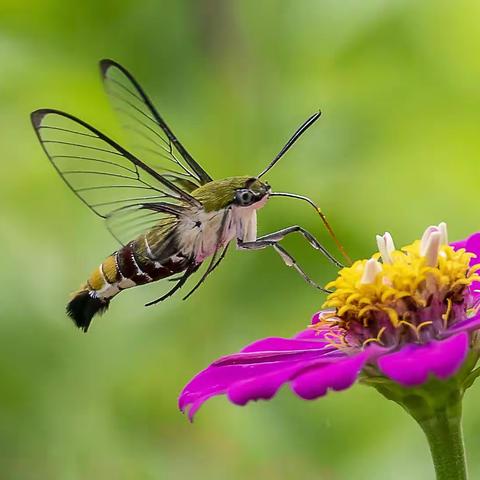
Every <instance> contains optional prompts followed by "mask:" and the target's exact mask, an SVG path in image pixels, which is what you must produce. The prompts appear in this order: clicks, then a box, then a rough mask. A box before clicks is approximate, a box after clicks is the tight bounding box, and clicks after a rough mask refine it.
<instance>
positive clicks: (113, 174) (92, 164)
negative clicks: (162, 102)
mask: <svg viewBox="0 0 480 480" xmlns="http://www.w3.org/2000/svg"><path fill="white" fill-rule="evenodd" d="M31 118H32V124H33V126H34V128H35V131H36V133H37V136H38V138H39V140H40V143H41V144H42V147H43V149H44V150H45V152H46V154H47V155H48V157H49V159H50V160H51V162H52V164H53V166H54V167H55V169H56V170H57V171H58V173H59V174H60V176H61V177H62V178H63V180H64V181H65V182H66V184H67V185H68V186H69V187H70V189H71V190H72V191H73V192H74V193H75V195H77V196H78V197H79V198H80V199H81V200H82V202H84V203H85V204H86V205H87V206H88V207H89V208H90V209H91V210H92V211H93V212H94V213H95V214H96V215H98V216H100V217H102V218H103V219H105V220H106V221H107V227H108V228H109V230H110V231H111V232H112V234H114V236H115V237H116V238H117V239H118V240H119V241H120V242H121V243H124V242H125V241H129V240H125V239H126V238H128V237H127V236H126V235H127V234H130V233H131V234H132V235H133V236H135V235H136V234H138V233H141V232H142V231H145V230H147V229H149V228H151V227H152V226H154V225H156V224H158V223H159V222H164V221H165V222H172V221H175V220H176V218H178V216H179V215H181V214H184V213H185V212H186V211H187V208H186V207H187V206H196V207H200V206H201V204H200V203H199V202H198V201H197V200H196V199H195V198H194V197H192V196H191V195H189V194H188V193H187V192H185V191H184V190H182V188H181V187H180V186H179V185H178V184H177V183H174V182H172V181H170V180H169V179H168V178H166V177H164V176H162V175H161V174H159V173H158V172H156V171H155V170H154V169H152V168H151V167H150V166H148V165H146V164H144V163H143V162H142V161H140V160H139V159H138V158H136V157H135V156H134V155H132V154H131V153H129V152H128V151H127V150H125V149H124V148H122V147H121V146H120V145H118V144H117V143H116V142H114V141H113V140H111V139H109V138H108V137H107V136H105V135H104V134H102V133H101V132H100V131H98V130H97V129H95V128H94V127H92V126H90V125H88V124H87V123H86V122H83V121H82V120H80V119H78V118H75V117H73V116H72V115H69V114H67V113H64V112H60V111H57V110H37V111H35V112H33V113H32V116H31ZM129 239H130V240H131V239H132V237H130V238H129Z"/></svg>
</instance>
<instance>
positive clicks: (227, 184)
mask: <svg viewBox="0 0 480 480" xmlns="http://www.w3.org/2000/svg"><path fill="white" fill-rule="evenodd" d="M240 188H249V189H250V190H252V191H253V192H254V193H261V192H262V191H263V190H264V189H265V184H264V183H263V182H261V181H260V180H257V179H256V178H255V177H248V176H241V177H229V178H224V179H223V180H214V181H212V182H209V183H206V184H205V185H202V186H201V187H199V188H197V189H196V190H194V191H193V192H191V195H192V196H194V197H195V198H196V199H197V200H199V201H200V202H201V203H202V205H203V208H204V209H205V211H206V212H212V211H215V210H221V209H223V208H226V207H227V206H228V205H230V204H231V203H232V201H233V199H234V198H235V191H236V190H238V189H240Z"/></svg>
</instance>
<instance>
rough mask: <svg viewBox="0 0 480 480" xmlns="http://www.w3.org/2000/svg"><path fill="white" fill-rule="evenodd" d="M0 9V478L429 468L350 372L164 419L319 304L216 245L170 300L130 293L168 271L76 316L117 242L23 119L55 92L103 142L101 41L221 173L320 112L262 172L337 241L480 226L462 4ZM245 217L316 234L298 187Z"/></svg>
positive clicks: (238, 171)
mask: <svg viewBox="0 0 480 480" xmlns="http://www.w3.org/2000/svg"><path fill="white" fill-rule="evenodd" d="M0 11H1V13H0V64H1V65H2V70H1V75H0V148H1V151H2V160H3V169H2V172H3V175H2V179H3V182H2V187H1V189H0V217H1V219H2V223H1V228H0V244H1V247H2V254H1V258H2V272H3V273H2V276H1V277H2V280H1V282H2V285H1V287H2V288H1V289H0V292H1V293H0V298H1V314H0V339H1V340H0V342H1V343H0V345H1V348H0V378H1V383H0V425H1V428H0V452H1V453H0V455H1V457H2V458H1V472H2V473H1V475H0V476H1V477H2V478H5V479H13V480H17V479H22V480H33V479H46V478H48V479H59V480H60V479H61V480H80V479H82V480H83V479H86V478H88V479H91V480H96V479H111V478H112V479H113V478H115V479H119V480H130V479H132V480H157V479H158V480H160V479H161V480H163V479H169V480H176V479H178V480H180V479H185V478H195V479H196V480H202V479H209V480H223V479H226V478H228V479H229V480H230V479H231V480H243V479H246V478H263V479H275V480H278V479H290V478H302V479H310V478H312V479H313V478H315V479H320V478H321V479H352V478H355V479H356V480H362V479H369V480H375V479H378V480H380V479H382V480H383V479H386V478H388V479H403V478H410V477H412V478H428V475H430V474H431V472H430V460H429V457H428V452H427V450H426V448H425V445H424V442H423V438H422V433H421V431H420V429H418V428H417V427H416V425H414V424H413V422H409V421H407V417H406V415H405V413H404V412H403V411H402V410H401V409H400V408H398V407H397V406H395V405H394V404H392V403H390V402H385V400H384V399H383V398H381V396H380V395H378V394H377V393H376V392H375V391H374V390H373V389H366V388H365V387H362V386H358V387H356V388H355V389H352V390H351V391H349V392H345V393H342V394H330V395H329V396H328V397H327V398H325V399H323V400H321V401H318V402H313V403H309V402H304V401H300V400H298V399H296V398H294V397H293V395H291V394H290V393H289V392H287V391H282V393H281V394H280V395H278V397H277V398H276V399H275V400H273V401H272V402H269V403H265V402H264V403H258V404H254V405H249V406H248V407H246V408H238V407H234V406H232V405H230V404H229V403H228V402H227V400H226V399H214V400H212V401H211V402H209V403H208V404H207V405H206V406H205V407H204V408H203V409H202V410H201V411H200V413H199V414H198V417H197V420H196V422H195V424H194V425H190V424H188V422H187V420H186V419H185V418H184V417H182V415H181V414H180V413H179V412H178V410H177V408H176V397H177V394H178V392H179V391H180V390H181V388H182V386H183V384H184V383H185V382H186V381H187V380H188V379H189V378H190V377H191V376H192V375H193V374H194V373H195V372H196V371H198V370H199V369H201V368H203V367H204V366H206V365H207V364H208V363H209V362H210V361H211V360H213V359H215V358H216V357H218V356H220V355H222V354H226V353H229V352H233V351H236V350H238V349H239V348H240V347H242V346H243V345H244V344H246V343H248V342H250V341H253V340H255V339H257V338H260V337H263V336H270V335H285V336H286V335H291V334H293V333H294V332H296V331H298V330H300V329H302V328H303V327H304V326H305V325H306V324H307V323H308V322H309V320H310V316H311V315H312V314H313V313H314V312H315V311H316V310H317V309H318V308H319V307H320V305H321V304H322V302H323V297H322V295H321V294H319V293H318V292H316V291H314V290H313V289H310V288H309V287H308V286H307V285H306V284H304V283H303V282H302V281H301V279H300V278H299V277H298V276H297V275H296V274H295V273H294V272H293V271H290V270H288V269H287V268H285V267H284V266H283V264H282V262H281V260H280V259H279V258H278V257H277V256H276V255H275V253H274V252H270V251H260V252H233V251H232V252H231V253H230V255H229V256H228V258H227V259H226V260H225V263H224V264H223V265H222V267H221V268H219V270H218V271H217V272H215V275H213V276H212V277H211V278H209V280H208V281H207V282H206V284H205V285H204V286H203V287H202V288H201V289H200V290H199V291H198V292H197V293H196V294H195V295H194V296H192V297H191V298H190V299H189V300H188V302H182V301H181V300H180V299H178V298H177V299H173V300H171V301H168V302H166V303H164V304H162V305H158V306H156V307H151V308H148V309H145V308H144V307H143V304H144V303H145V302H147V301H148V300H152V299H153V298H157V297H158V296H159V292H160V291H161V290H162V289H165V288H166V285H161V284H155V285H152V286H147V287H143V288H138V289H133V290H132V291H128V292H125V293H124V294H122V295H120V296H119V297H118V299H116V300H115V302H113V303H112V307H111V310H110V312H109V313H108V315H106V316H105V317H103V318H101V319H99V321H97V322H96V323H95V325H94V326H93V327H92V329H91V331H90V332H89V333H88V334H87V335H83V334H81V333H80V332H79V331H76V330H75V329H74V327H73V325H72V324H71V323H70V322H69V320H68V319H67V318H66V316H65V313H64V305H65V303H66V301H67V298H68V294H69V292H70V291H73V290H75V288H76V287H77V286H78V285H79V284H80V283H81V282H82V281H84V280H85V278H86V276H87V275H88V274H89V272H90V271H91V269H92V267H94V266H95V265H97V264H99V263H100V261H102V260H103V258H104V257H105V256H106V255H108V254H109V253H110V252H111V251H112V250H114V249H115V247H116V245H115V242H114V240H113V239H112V238H111V237H110V236H109V235H108V233H107V232H106V230H105V229H104V228H103V225H102V224H101V222H100V221H99V220H98V219H97V218H95V217H94V216H93V215H92V214H91V213H90V212H89V211H88V210H87V209H86V208H85V207H84V206H83V205H81V204H80V202H79V201H78V200H77V199H76V198H74V196H73V195H72V194H71V193H70V192H69V191H68V190H67V188H66V187H65V186H64V185H63V184H62V182H61V181H60V180H59V179H58V178H57V175H56V173H55V172H54V171H53V169H52V167H51V165H49V163H48V160H47V159H46V157H45V155H44V154H43V152H42V151H41V148H40V146H39V145H38V143H37V140H36V138H35V135H34V133H33V130H32V128H31V126H30V124H29V119H28V114H29V112H30V111H32V110H35V109H37V108H40V107H54V108H59V109H64V110H66V111H68V112H71V113H73V114H75V115H78V116H79V117H81V118H83V119H85V120H87V121H90V122H92V123H94V125H95V126H97V127H98V128H100V129H102V130H104V131H106V132H107V133H109V134H111V135H112V136H113V137H114V138H115V139H119V140H121V139H122V134H121V131H120V128H119V127H118V125H117V123H116V122H115V118H114V115H113V113H112V112H111V110H110V108H109V106H108V105H107V101H106V99H105V96H104V94H103V91H102V87H101V85H100V81H99V75H98V72H97V67H96V62H97V61H98V60H99V59H100V58H102V57H111V58H114V59H116V60H118V61H119V62H121V63H123V64H125V66H127V67H128V68H129V69H130V70H131V71H132V72H134V74H135V75H136V76H137V77H138V79H139V80H140V81H141V83H142V84H143V85H144V86H145V88H146V89H147V91H148V92H149V93H150V94H151V96H152V97H153V99H154V101H155V103H156V105H157V106H158V108H159V110H160V111H161V113H162V114H163V115H164V116H165V118H166V119H167V121H168V122H169V124H170V125H171V127H172V129H173V130H174V131H175V132H176V133H177V134H178V135H179V137H180V139H181V140H182V141H183V142H184V143H185V145H186V146H187V147H188V149H189V151H190V152H191V153H192V154H193V155H194V156H195V158H196V159H198V160H199V161H200V162H202V165H204V167H205V168H206V170H207V171H208V172H209V173H211V174H212V175H213V176H215V177H216V178H220V177H226V176H230V175H243V174H249V173H251V172H258V171H260V170H261V168H263V167H264V166H265V165H266V164H267V163H268V161H270V160H271V159H272V157H273V156H274V155H275V154H276V153H277V152H278V150H279V149H280V147H281V146H282V145H283V143H284V142H285V141H286V140H287V139H288V137H289V135H290V134H291V133H292V132H293V131H294V129H295V128H296V127H297V126H298V125H299V124H300V123H301V122H302V121H303V120H304V119H305V118H307V116H308V115H309V114H311V113H313V112H314V111H316V110H317V109H318V108H321V110H322V111H323V113H324V114H323V116H322V118H321V119H320V120H319V122H318V123H317V124H316V125H315V126H314V127H312V129H311V130H309V131H308V133H307V134H306V135H305V137H304V138H302V139H301V141H300V142H299V143H298V144H297V145H295V147H294V148H293V149H292V150H291V151H290V152H289V153H288V154H287V155H286V157H285V158H284V159H282V161H281V162H280V163H279V164H278V165H277V166H276V167H275V169H274V170H273V171H272V172H271V174H269V175H267V178H265V180H268V181H269V183H270V184H271V185H272V187H273V188H274V189H277V190H280V191H282V190H283V191H293V192H297V193H303V194H306V195H309V196H310V197H312V198H313V199H314V200H316V201H317V202H318V203H319V204H320V205H321V207H322V209H323V210H324V211H325V213H326V214H327V215H328V217H329V219H330V221H331V223H332V224H333V225H334V227H335V228H336V231H337V234H338V236H339V237H340V238H341V240H342V242H343V243H344V244H345V246H346V248H347V250H348V251H349V253H350V254H351V256H352V257H354V258H357V257H359V256H364V255H368V254H370V253H371V252H372V251H373V250H374V248H375V244H374V238H375V237H374V235H375V234H376V233H383V232H384V231H385V230H389V231H391V233H392V234H393V235H394V237H395V239H398V240H397V241H398V242H399V243H410V242H411V240H412V239H414V238H417V237H418V236H419V235H420V234H421V232H422V231H423V229H424V228H425V226H426V225H428V224H437V223H438V222H439V221H442V220H445V221H446V222H448V224H449V231H450V232H451V235H452V238H453V237H456V238H459V237H462V236H465V235H467V234H468V233H470V232H472V231H474V230H476V229H479V227H480V223H479V216H478V212H477V209H478V206H477V201H476V191H477V188H478V179H479V178H480V172H479V170H480V169H479V166H478V165H479V162H478V152H479V151H480V136H479V135H478V130H479V125H480V113H479V112H480V110H479V108H478V106H479V105H480V89H479V88H478V78H479V76H480V56H479V55H478V50H479V48H480V36H479V33H478V17H479V14H480V4H478V3H475V2H467V1H460V2H455V3H453V2H450V3H448V2H435V1H433V0H429V1H425V2H410V1H408V0H398V1H393V0H391V1H387V2H381V1H372V2H355V1H349V2H335V1H332V0H326V1H322V2H312V1H304V2H294V1H286V2H273V1H271V0H268V1H264V2H258V1H251V0H246V1H243V2H233V1H221V0H199V1H196V2H191V1H187V0H182V1H180V0H177V1H168V2H166V1H159V0H156V1H155V0H140V1H133V0H122V1H112V0H105V1H103V2H102V1H100V2H99V1H93V0H88V1H83V2H64V1H60V0H44V1H42V2H36V1H33V0H29V1H25V2H17V1H14V0H1V4H0ZM259 221H260V232H261V233H266V232H268V231H272V230H273V229H276V228H280V227H283V226H286V225H287V224H296V223H298V224H301V225H303V226H305V227H306V228H307V229H309V230H310V231H312V232H313V233H315V234H316V235H318V236H319V238H320V239H322V240H323V241H324V242H325V244H326V245H328V246H329V247H330V248H332V249H333V246H332V242H331V241H330V239H329V238H328V236H327V235H326V233H325V232H324V230H323V228H322V225H321V223H320V220H319V218H318V216H317V215H315V213H314V212H313V211H312V210H311V209H310V208H309V207H308V206H306V205H303V204H302V203H301V202H294V201H289V200H288V199H280V198H279V199H272V201H271V202H270V203H269V204H268V205H267V206H266V207H265V209H264V210H262V211H261V212H260V214H259ZM285 245H286V246H287V247H288V248H289V250H291V251H292V252H293V253H295V255H296V256H297V258H298V260H299V261H300V263H301V264H302V265H303V266H304V267H305V269H306V270H307V271H308V272H309V273H310V274H311V275H312V277H313V278H315V279H316V280H317V281H319V282H324V283H326V282H327V281H329V280H330V279H332V278H333V276H334V275H335V269H334V267H333V266H331V265H329V264H328V263H327V262H326V261H325V260H324V259H323V258H322V257H321V256H320V255H319V254H318V252H316V251H313V250H312V249H311V248H310V247H309V246H308V245H306V243H305V242H304V241H302V240H301V239H297V238H295V239H290V240H287V241H286V243H285ZM470 392H471V393H470ZM470 392H469V395H468V396H467V399H466V403H465V418H466V419H467V422H468V423H466V424H465V430H466V443H467V445H469V447H470V450H469V454H470V457H469V464H470V470H471V475H472V478H476V477H478V475H479V474H480V456H479V454H478V452H479V451H480V435H479V433H478V432H479V429H480V414H479V412H478V408H477V405H478V401H479V399H480V393H478V389H476V388H472V389H471V391H470ZM404 459H408V462H405V461H404Z"/></svg>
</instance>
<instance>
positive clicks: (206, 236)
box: [176, 196, 268, 262]
mask: <svg viewBox="0 0 480 480" xmlns="http://www.w3.org/2000/svg"><path fill="white" fill-rule="evenodd" d="M267 200H268V197H267V196H266V197H264V198H262V200H260V201H259V202H256V203H254V204H253V205H251V206H249V207H238V206H231V207H228V208H226V209H221V210H216V211H211V212H207V211H205V210H204V209H203V208H201V209H198V210H194V211H192V213H191V215H188V216H184V217H182V218H181V219H180V220H179V223H178V226H177V228H176V235H177V242H178V245H179V248H180V251H181V252H183V253H184V254H186V255H188V256H190V255H193V257H194V258H195V260H196V261H197V262H202V261H203V260H205V258H207V257H209V256H210V255H212V254H213V253H214V252H215V250H217V248H222V247H224V246H225V245H226V244H227V243H228V242H230V241H231V240H233V239H235V238H238V239H239V240H242V241H244V242H253V241H254V240H256V238H257V210H258V209H259V208H262V207H263V206H264V205H265V203H266V202H267ZM225 215H226V217H225V220H223V219H224V216H225ZM223 221H224V225H223V234H222V235H221V236H219V235H220V231H221V228H222V222H223Z"/></svg>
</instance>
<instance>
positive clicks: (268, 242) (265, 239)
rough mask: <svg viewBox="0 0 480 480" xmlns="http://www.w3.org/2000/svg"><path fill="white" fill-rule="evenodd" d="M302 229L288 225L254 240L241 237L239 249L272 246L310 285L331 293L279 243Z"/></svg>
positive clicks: (323, 249) (259, 248) (321, 248)
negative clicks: (250, 240) (245, 239)
mask: <svg viewBox="0 0 480 480" xmlns="http://www.w3.org/2000/svg"><path fill="white" fill-rule="evenodd" d="M300 229H301V227H297V226H294V227H288V228H286V229H283V230H279V231H278V232H274V233H271V234H269V235H264V236H262V237H260V238H258V239H257V240H255V241H253V242H244V241H242V240H240V239H237V247H238V249H239V250H262V249H264V248H267V247H272V248H273V249H274V250H275V251H276V252H277V253H278V254H279V255H280V257H281V258H282V260H283V261H284V263H285V265H287V266H288V267H293V268H294V269H295V270H296V271H297V273H298V274H299V275H300V276H301V277H302V278H303V279H304V280H305V281H306V282H307V283H308V284H309V285H312V286H313V287H315V288H317V289H319V290H321V291H322V292H325V293H330V291H329V290H327V289H325V288H324V287H322V286H320V285H318V284H317V283H316V282H314V281H313V280H312V279H311V278H310V277H309V276H308V275H307V274H306V273H305V271H304V270H303V269H302V268H301V267H300V265H298V263H297V261H296V260H295V258H294V257H293V256H292V255H291V254H290V253H288V252H287V251H286V250H285V248H283V247H282V246H281V245H279V244H278V242H279V241H280V240H282V239H283V238H284V237H285V235H287V234H288V233H293V232H297V231H301V230H303V229H301V230H300ZM303 232H306V233H307V235H309V236H310V238H312V239H313V240H314V241H315V242H316V244H315V245H313V244H312V246H314V247H315V248H318V249H319V250H321V251H322V252H323V253H324V254H325V255H326V256H328V258H330V259H331V260H332V261H334V263H335V264H336V265H338V262H337V261H336V260H335V259H333V257H331V255H330V254H329V253H328V252H327V251H326V250H325V248H324V247H322V246H321V245H320V244H319V243H318V242H317V241H316V240H315V238H314V237H313V236H312V235H311V234H309V233H308V232H307V231H306V230H303ZM304 236H305V235H304ZM307 240H309V238H307ZM317 245H318V246H317Z"/></svg>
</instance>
